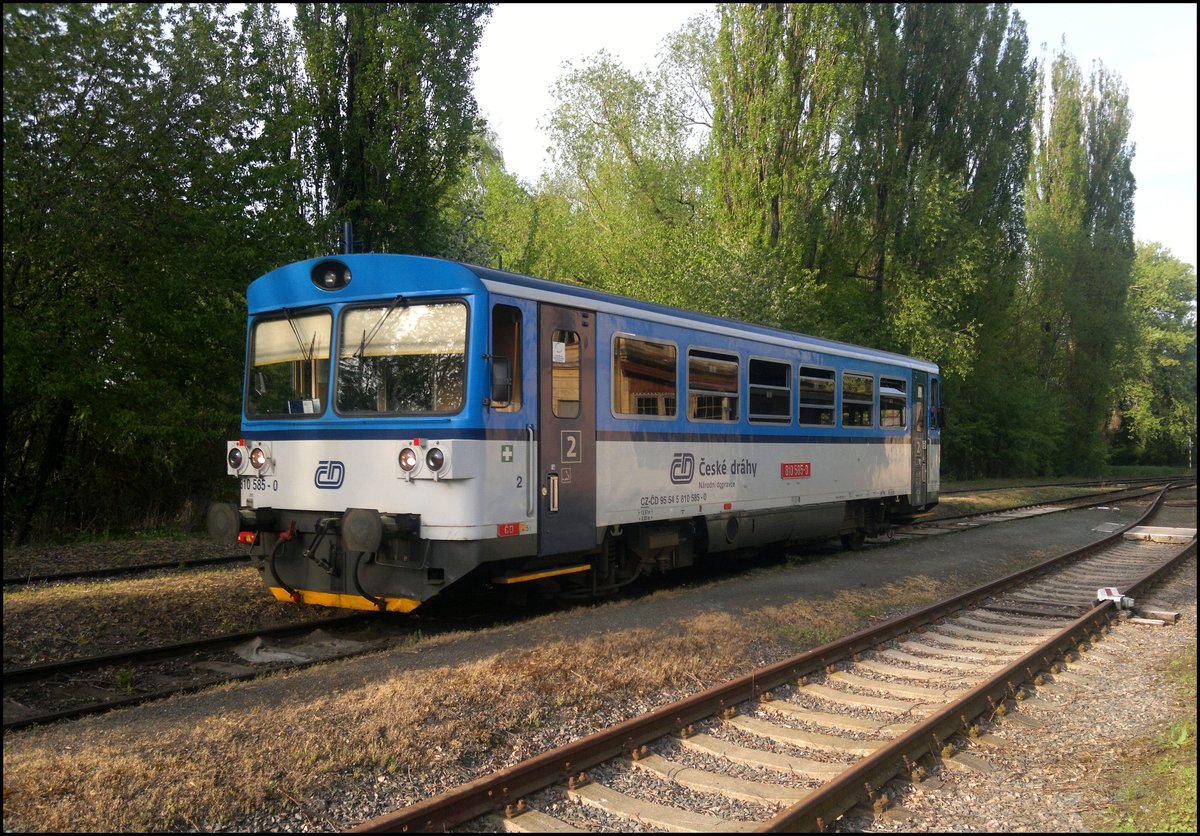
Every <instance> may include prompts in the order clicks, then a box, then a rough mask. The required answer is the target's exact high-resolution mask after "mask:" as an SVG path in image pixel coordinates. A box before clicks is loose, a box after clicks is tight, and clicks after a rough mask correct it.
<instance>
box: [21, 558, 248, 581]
mask: <svg viewBox="0 0 1200 836" xmlns="http://www.w3.org/2000/svg"><path fill="white" fill-rule="evenodd" d="M235 563H244V564H246V565H249V563H250V555H248V554H229V555H223V556H221V557H197V558H192V559H184V560H171V561H165V562H163V561H158V562H152V563H136V564H131V565H129V566H104V567H100V568H97V569H81V570H79V571H76V572H51V573H48V574H41V575H34V574H29V575H16V576H14V577H6V578H5V579H4V585H5V586H19V585H22V584H32V583H63V582H65V581H80V580H103V579H105V578H119V577H122V576H124V575H140V574H142V573H143V572H156V571H161V570H164V569H171V570H178V569H199V568H208V567H210V566H225V565H229V564H235Z"/></svg>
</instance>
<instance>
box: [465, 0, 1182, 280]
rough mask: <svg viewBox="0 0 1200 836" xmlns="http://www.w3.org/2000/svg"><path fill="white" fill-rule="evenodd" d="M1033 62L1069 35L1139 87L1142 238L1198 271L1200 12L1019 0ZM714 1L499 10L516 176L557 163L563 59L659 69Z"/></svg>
mask: <svg viewBox="0 0 1200 836" xmlns="http://www.w3.org/2000/svg"><path fill="white" fill-rule="evenodd" d="M1014 7H1015V8H1016V9H1017V11H1018V12H1019V13H1020V14H1021V17H1022V18H1023V19H1024V20H1025V23H1026V27H1027V31H1028V34H1029V47H1030V52H1031V55H1033V56H1035V57H1040V56H1041V55H1042V54H1043V53H1042V45H1043V44H1045V45H1046V48H1047V52H1046V55H1050V54H1051V51H1052V50H1054V49H1056V48H1057V47H1058V46H1059V45H1060V43H1061V42H1062V40H1063V38H1064V37H1065V39H1066V50H1067V51H1068V52H1069V53H1071V54H1072V55H1074V56H1075V59H1076V61H1077V62H1078V63H1079V66H1080V67H1081V68H1082V69H1083V70H1084V72H1085V73H1088V72H1090V70H1091V68H1092V65H1093V62H1094V61H1101V62H1103V64H1104V66H1105V67H1106V68H1108V69H1109V70H1111V71H1112V72H1115V73H1116V74H1117V75H1119V76H1120V77H1121V80H1122V81H1123V82H1124V83H1125V85H1126V86H1127V87H1128V89H1129V106H1130V110H1131V111H1132V112H1133V124H1132V129H1131V132H1130V141H1131V142H1132V143H1134V144H1135V146H1136V153H1135V156H1134V160H1133V173H1134V177H1136V178H1137V194H1136V198H1135V207H1134V209H1135V217H1134V233H1135V235H1136V237H1137V238H1138V240H1146V241H1158V242H1159V243H1161V244H1163V245H1164V246H1165V247H1167V248H1168V249H1170V250H1171V252H1172V253H1173V254H1174V255H1175V257H1176V258H1178V259H1180V260H1181V261H1184V262H1187V263H1189V264H1192V265H1193V266H1195V265H1196V222H1197V219H1196V177H1197V175H1196V159H1197V150H1196V73H1197V69H1196V8H1197V7H1196V5H1194V4H1187V3H1179V4H1175V3H1161V4H1153V3H1151V4H1139V5H1136V6H1135V5H1132V4H1127V3H1113V4H1106V3H1088V4H1067V3H1016V4H1014ZM711 8H712V4H703V3H664V4H658V3H642V4H623V3H578V4H572V3H562V4H559V3H539V4H526V3H500V4H498V5H497V6H496V7H495V9H494V10H493V12H492V17H491V19H490V20H489V21H488V23H487V25H486V28H485V29H484V34H483V40H482V42H481V44H480V46H479V50H478V52H477V53H476V55H477V59H478V65H477V69H476V72H475V97H476V99H477V101H478V102H479V108H480V112H481V113H482V115H483V116H484V117H485V118H486V119H487V120H488V124H489V125H490V126H491V128H492V130H493V131H495V133H496V135H497V137H498V138H499V141H500V150H501V151H502V152H503V154H504V162H505V165H506V167H507V168H508V170H509V171H510V172H512V173H513V174H515V175H516V176H517V177H518V178H520V179H521V180H523V181H525V182H526V183H527V184H531V185H532V184H536V183H537V181H538V179H539V177H540V175H541V173H542V171H543V170H544V169H545V168H547V167H548V166H549V157H548V155H547V154H546V147H547V146H548V145H549V139H548V135H547V134H546V133H545V132H544V130H543V129H542V127H541V126H542V125H544V124H545V123H546V122H547V120H548V117H549V114H550V110H551V108H552V106H553V99H552V98H551V96H550V88H551V86H552V85H553V83H554V82H555V80H556V79H558V78H559V77H560V76H561V75H562V74H563V73H564V62H570V61H574V62H576V63H578V62H579V61H580V60H581V59H583V58H585V57H587V56H589V55H593V54H594V53H596V52H598V51H600V50H601V49H605V50H607V51H608V52H609V53H610V54H611V55H612V56H613V57H614V58H615V59H616V60H618V61H620V62H621V63H622V64H623V65H624V66H625V67H626V68H627V69H629V70H631V71H634V72H640V71H642V70H645V69H649V68H654V67H657V66H658V58H657V53H658V51H659V49H660V48H661V47H662V43H663V39H664V38H666V37H667V36H668V35H669V34H670V33H672V32H674V31H676V30H678V29H679V28H680V27H681V26H682V25H683V24H684V22H685V21H686V20H687V19H688V18H690V17H692V16H694V15H696V14H699V13H702V12H703V11H705V10H706V9H711Z"/></svg>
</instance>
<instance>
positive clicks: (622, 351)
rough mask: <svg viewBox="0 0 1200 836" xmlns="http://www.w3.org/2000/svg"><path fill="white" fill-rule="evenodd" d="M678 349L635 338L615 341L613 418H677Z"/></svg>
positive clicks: (614, 339)
mask: <svg viewBox="0 0 1200 836" xmlns="http://www.w3.org/2000/svg"><path fill="white" fill-rule="evenodd" d="M676 356H677V352H676V349H675V346H673V345H670V344H668V343H656V342H650V341H649V340H639V339H635V338H633V337H622V336H618V337H614V338H613V403H612V408H613V414H614V415H654V416H667V417H670V416H673V415H674V414H675V410H676V398H677V394H676V392H677V386H676V384H677V371H676Z"/></svg>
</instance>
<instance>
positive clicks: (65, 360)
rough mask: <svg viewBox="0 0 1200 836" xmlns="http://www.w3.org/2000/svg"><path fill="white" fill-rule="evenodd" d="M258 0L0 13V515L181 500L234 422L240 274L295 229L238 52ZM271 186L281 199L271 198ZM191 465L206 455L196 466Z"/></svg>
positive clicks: (267, 80)
mask: <svg viewBox="0 0 1200 836" xmlns="http://www.w3.org/2000/svg"><path fill="white" fill-rule="evenodd" d="M273 14H274V13H273V11H271V10H269V9H252V10H248V11H247V12H246V13H245V15H244V16H243V17H242V19H241V20H240V21H239V20H238V19H237V18H235V17H233V16H231V15H228V14H226V13H224V12H223V11H221V10H220V9H216V8H214V7H209V6H181V7H160V6H153V5H142V4H131V5H92V6H88V5H79V4H65V5H41V4H38V5H28V6H22V5H7V6H5V9H4V15H5V18H4V21H5V25H4V51H5V64H4V74H5V85H4V86H5V96H4V107H5V110H4V138H5V157H4V188H5V201H4V233H5V251H4V267H5V269H4V283H5V284H4V326H5V334H4V339H5V358H4V411H5V479H4V498H5V503H6V507H7V509H8V513H7V514H6V515H5V529H6V533H7V534H9V535H10V536H12V537H13V538H14V539H16V540H21V539H24V538H26V537H28V536H29V535H30V533H31V532H32V531H33V530H34V527H35V525H38V526H41V527H44V528H46V529H47V530H50V529H53V530H63V529H64V528H66V529H74V528H104V527H107V526H109V525H128V524H132V523H140V522H141V521H142V520H143V519H154V518H156V517H160V516H165V515H166V514H168V513H171V512H174V511H175V510H176V509H177V508H179V507H181V506H183V505H184V504H185V503H186V502H187V501H188V500H189V499H192V498H193V496H194V495H195V499H194V502H193V508H194V509H195V508H196V507H200V506H202V505H203V502H204V499H203V497H204V495H205V494H206V493H207V492H208V491H209V490H211V489H214V487H215V485H216V484H217V482H218V480H219V479H220V475H221V470H222V468H220V461H221V442H222V439H224V438H225V437H227V435H228V433H229V432H231V431H232V429H233V428H234V427H235V426H236V423H235V420H236V416H237V414H238V411H239V409H238V384H237V381H238V380H239V379H240V367H241V358H242V346H243V345H244V321H245V304H244V299H243V296H242V293H243V291H244V287H245V283H246V281H247V280H248V279H249V278H251V277H253V276H255V275H258V274H260V273H262V272H264V270H265V269H267V268H269V267H271V266H274V265H276V264H278V263H279V261H280V260H281V255H282V254H283V253H284V252H285V251H287V250H292V251H294V250H295V249H296V247H297V246H298V240H299V239H300V238H307V235H306V230H305V223H304V222H303V218H302V215H301V214H300V213H299V212H298V210H297V207H296V205H295V202H294V201H290V200H289V199H288V195H289V192H288V190H286V189H279V188H278V185H279V183H280V182H283V181H290V182H294V179H295V169H294V166H293V165H292V164H291V163H290V148H289V143H288V140H287V136H286V135H284V136H280V135H277V134H275V133H273V132H272V130H271V129H270V128H267V127H265V126H264V121H263V117H262V111H261V109H260V106H261V104H262V101H263V97H264V96H266V95H267V93H268V91H269V90H270V89H272V86H274V87H275V88H278V85H279V84H280V83H281V82H280V78H281V77H282V75H283V74H284V73H285V72H286V69H285V68H283V67H281V66H279V65H278V64H275V65H274V66H268V65H266V64H261V63H246V62H245V61H244V60H243V55H244V54H245V53H246V52H247V51H248V52H250V53H251V54H255V50H256V49H257V50H259V54H261V52H262V51H270V49H271V47H270V46H269V45H268V44H267V42H266V41H265V40H264V39H265V38H267V37H268V36H269V35H270V34H271V33H272V32H274V33H275V34H276V35H278V33H279V27H278V20H277V19H276V18H274V17H273ZM281 195H282V196H281ZM198 462H203V463H208V462H211V464H205V465H198V464H197V463H198Z"/></svg>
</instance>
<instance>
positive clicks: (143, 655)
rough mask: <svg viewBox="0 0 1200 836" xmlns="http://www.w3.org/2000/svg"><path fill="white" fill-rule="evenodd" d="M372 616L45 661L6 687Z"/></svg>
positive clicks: (12, 676) (17, 673)
mask: <svg viewBox="0 0 1200 836" xmlns="http://www.w3.org/2000/svg"><path fill="white" fill-rule="evenodd" d="M369 618H370V615H369V614H363V613H357V614H355V615H342V616H336V617H333V618H322V619H317V620H315V621H305V622H303V623H301V624H288V625H284V626H280V627H267V628H265V629H262V630H249V631H246V632H241V633H224V634H222V635H220V636H211V637H209V638H205V639H189V640H188V641H184V642H174V643H172V644H162V645H156V646H154V647H144V648H141V649H138V650H122V651H118V652H116V653H105V654H101V655H99V656H83V657H80V658H78V659H67V660H65V661H61V662H46V663H44V664H40V665H28V666H26V667H20V668H11V669H6V670H5V671H4V684H5V685H15V684H17V683H19V682H29V681H30V680H34V679H44V678H46V677H49V676H54V675H55V674H59V673H71V672H72V671H79V670H86V669H88V668H102V667H105V666H107V665H120V664H124V663H126V662H153V661H156V660H158V659H169V658H171V657H173V656H183V655H186V654H188V653H191V652H193V651H196V650H211V649H212V648H214V647H221V646H222V645H227V644H239V643H241V642H244V641H249V640H250V639H254V638H259V637H263V636H265V637H270V638H278V637H279V636H290V635H293V634H296V633H304V632H307V631H309V630H315V629H320V628H323V627H343V626H346V625H347V624H353V623H355V622H359V621H367V620H368V619H369Z"/></svg>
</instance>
